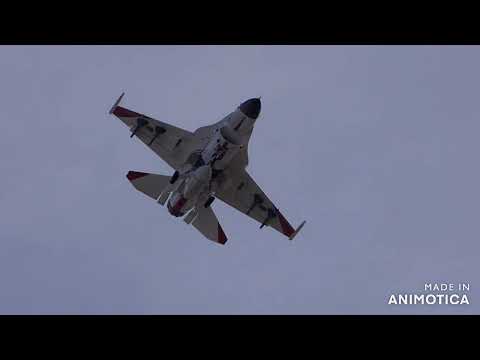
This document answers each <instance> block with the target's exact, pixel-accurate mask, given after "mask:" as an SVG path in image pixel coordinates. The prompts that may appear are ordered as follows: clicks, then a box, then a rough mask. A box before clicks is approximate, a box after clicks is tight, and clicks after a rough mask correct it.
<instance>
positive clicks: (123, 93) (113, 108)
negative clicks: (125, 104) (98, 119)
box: [108, 92, 125, 114]
mask: <svg viewBox="0 0 480 360" xmlns="http://www.w3.org/2000/svg"><path fill="white" fill-rule="evenodd" d="M123 95H125V92H122V95H120V97H119V98H118V99H117V101H115V104H113V106H112V108H111V109H110V111H109V112H108V113H109V114H113V112H114V111H115V109H116V107H117V106H118V104H120V101H122V98H123Z"/></svg>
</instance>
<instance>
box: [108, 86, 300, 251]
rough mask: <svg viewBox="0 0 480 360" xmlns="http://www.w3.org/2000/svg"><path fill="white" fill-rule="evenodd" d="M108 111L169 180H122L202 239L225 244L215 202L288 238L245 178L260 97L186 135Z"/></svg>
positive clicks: (281, 221) (290, 231)
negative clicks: (159, 164)
mask: <svg viewBox="0 0 480 360" xmlns="http://www.w3.org/2000/svg"><path fill="white" fill-rule="evenodd" d="M123 96H124V93H122V95H120V97H119V98H118V100H117V101H116V102H115V104H114V105H113V107H112V108H111V110H110V114H113V115H115V116H116V117H117V118H119V119H120V120H121V121H122V122H123V123H124V124H125V125H126V126H128V127H129V128H130V131H131V135H130V137H134V136H136V137H137V138H138V139H140V140H141V141H142V142H143V143H144V144H145V145H146V146H148V147H149V148H150V149H151V150H152V151H153V152H154V153H156V154H157V155H158V156H159V157H160V158H161V159H162V160H164V161H165V162H166V163H167V164H168V165H169V166H170V167H172V168H173V170H174V173H173V175H171V176H166V175H159V174H150V173H146V172H140V171H129V172H128V173H127V179H128V180H129V181H130V182H131V183H132V185H133V186H134V187H135V188H136V189H137V190H138V191H140V192H142V193H144V194H145V195H147V196H148V197H150V198H152V199H154V200H155V201H157V202H158V203H159V204H161V205H165V204H166V207H167V209H168V211H169V212H170V214H171V215H173V216H175V217H183V221H184V222H185V223H187V224H191V225H193V226H194V227H195V228H196V229H197V230H198V231H200V232H201V233H202V234H203V235H204V236H205V237H206V238H208V239H210V240H212V241H214V242H216V243H219V244H225V243H226V242H227V236H226V235H225V232H224V230H223V229H222V227H221V225H220V223H219V222H218V219H217V216H216V215H215V213H214V211H213V209H212V207H211V205H212V202H213V201H214V200H215V199H217V198H218V199H220V200H221V201H223V202H225V203H226V204H228V205H230V206H232V207H234V208H235V209H237V210H239V211H240V212H242V213H244V214H245V215H247V216H249V217H251V218H252V219H254V220H256V221H257V222H259V223H260V228H263V227H264V226H268V227H272V228H273V229H275V230H277V231H279V232H280V233H282V234H284V235H285V236H287V237H288V238H289V239H290V240H292V239H293V238H294V237H295V236H296V235H297V234H298V232H299V231H300V230H301V228H302V227H303V226H304V225H305V221H303V222H302V223H301V224H300V226H298V228H296V229H294V228H293V227H292V226H291V225H290V223H289V222H288V221H287V219H286V218H285V217H284V216H283V215H282V213H281V212H280V210H279V209H278V208H277V207H276V206H275V205H274V204H273V203H272V201H270V199H269V198H268V197H267V196H266V195H265V193H264V192H263V191H262V189H261V188H260V187H259V186H258V185H257V184H256V183H255V181H254V180H253V179H252V177H251V176H250V175H249V174H248V172H247V170H246V167H247V165H248V143H249V141H250V136H251V134H252V131H253V128H254V125H255V122H256V120H257V119H258V117H259V115H260V110H261V101H260V98H252V99H249V100H247V101H245V102H243V103H242V104H241V105H240V106H239V107H238V108H236V109H235V110H234V111H233V112H231V113H230V114H228V115H227V116H225V117H224V118H223V119H222V120H220V121H218V122H216V123H214V124H212V125H209V126H203V127H200V128H198V129H197V130H195V131H194V132H190V131H188V130H184V129H181V128H179V127H176V126H173V125H171V124H168V123H165V122H162V121H159V120H156V119H153V118H152V117H150V116H147V115H144V114H141V113H138V112H135V111H132V110H129V109H127V108H125V107H122V106H120V105H119V104H120V101H121V100H122V98H123Z"/></svg>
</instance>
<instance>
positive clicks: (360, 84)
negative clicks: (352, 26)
mask: <svg viewBox="0 0 480 360" xmlns="http://www.w3.org/2000/svg"><path fill="white" fill-rule="evenodd" d="M478 64H480V48H479V47H474V46H471V47H461V46H1V47H0V117H1V121H0V133H1V135H2V136H1V139H2V140H1V141H0V164H1V168H0V171H1V173H2V180H1V185H2V186H1V187H0V215H1V216H0V313H2V314H11V313H17V314H31V313H34V314H58V313H74V314H104V313H110V314H111V313H119V314H197V313H198V314H246V313H253V314H407V313H450V314H460V313H480V311H479V310H480V298H479V295H480V292H479V276H480V271H479V270H480V267H479V265H478V255H479V249H480V244H479V240H480V239H479V234H480V231H479V214H480V211H479V210H480V196H479V194H480V192H479V188H478V187H479V184H480V170H479V165H478V163H479V161H478V156H479V153H480V145H479V141H478V137H479V135H480V124H479V119H480V116H479V115H480V108H479V94H480V72H479V67H478ZM122 91H125V92H126V95H125V97H124V99H123V102H122V104H123V105H124V106H125V107H128V108H130V109H133V110H137V111H139V112H143V113H145V114H148V115H150V116H153V117H155V118H157V119H159V120H162V121H167V122H170V123H172V124H174V125H177V126H180V127H183V128H186V129H188V130H194V129H196V128H197V127H200V126H203V125H206V124H209V123H212V122H214V121H218V120H219V119H221V118H222V117H223V116H224V115H226V114H227V113H229V112H230V111H232V110H234V109H235V107H236V106H238V105H239V104H240V103H241V102H242V101H244V100H246V99H248V98H250V97H256V96H262V105H263V106H262V114H261V116H260V118H259V120H258V121H257V124H256V127H255V130H254V134H253V136H252V138H251V142H250V165H249V168H248V170H249V172H250V174H251V175H252V176H253V177H254V178H255V179H256V181H257V183H258V184H259V185H260V186H262V188H263V190H264V191H265V192H266V193H267V194H268V195H269V196H270V198H271V199H272V200H273V201H274V202H275V203H276V204H277V206H278V207H279V208H280V209H281V210H282V212H283V213H284V214H285V216H286V217H287V218H288V219H289V220H290V222H291V223H292V225H293V226H294V227H296V226H297V225H298V224H299V223H300V222H301V221H302V220H304V219H306V220H307V224H306V225H305V227H304V228H303V230H302V232H301V233H300V234H299V235H298V236H297V237H296V238H295V241H293V242H289V241H288V240H287V239H286V238H285V237H283V236H281V235H280V234H279V233H277V232H275V231H274V230H272V229H270V228H264V229H262V230H259V228H258V227H259V226H258V224H257V223H255V222H254V221H253V220H251V219H249V218H248V217H246V216H245V215H243V214H241V213H239V212H237V211H236V210H235V209H232V208H228V207H227V206H226V205H224V204H223V203H221V202H220V201H216V202H215V203H214V204H213V208H214V209H215V211H216V212H217V215H218V217H219V220H220V222H221V223H222V226H223V228H224V229H225V232H226V234H227V236H228V237H229V241H228V242H227V245H226V246H219V245H217V244H215V243H212V242H210V241H208V240H206V239H204V238H203V237H202V236H201V235H200V234H199V233H198V232H197V231H196V230H195V229H194V228H192V227H189V226H187V225H186V224H184V223H183V222H182V221H181V220H179V219H176V218H173V217H172V216H171V215H170V214H168V212H167V211H166V209H165V208H163V207H161V206H159V205H158V204H156V203H155V202H153V201H152V200H150V199H149V198H147V197H146V196H144V195H143V194H141V193H139V192H137V191H136V190H135V189H134V188H133V186H131V185H130V183H129V182H128V180H127V179H126V178H125V174H126V172H127V171H128V170H139V171H146V172H155V173H160V174H171V173H172V172H173V171H172V170H171V169H170V168H169V167H168V165H166V164H165V163H164V162H162V160H161V159H160V158H158V157H157V156H156V155H155V154H154V153H152V152H150V150H149V149H148V148H147V147H146V146H144V145H143V144H142V143H141V142H140V141H139V140H138V139H130V138H129V132H128V129H127V128H126V127H125V126H124V125H123V124H122V123H121V122H120V121H119V120H118V119H116V118H114V117H112V116H110V115H108V110H109V109H110V107H111V106H112V104H113V102H114V101H115V100H116V98H117V97H118V96H119V95H120V93H121V92H122ZM434 281H437V282H454V283H458V282H468V283H470V285H471V290H470V294H469V299H470V302H471V305H469V306H440V305H437V306H421V305H417V306H403V307H392V306H389V305H387V300H388V297H389V295H390V294H391V293H399V292H408V293H420V292H421V290H422V289H423V286H424V284H425V283H426V282H434Z"/></svg>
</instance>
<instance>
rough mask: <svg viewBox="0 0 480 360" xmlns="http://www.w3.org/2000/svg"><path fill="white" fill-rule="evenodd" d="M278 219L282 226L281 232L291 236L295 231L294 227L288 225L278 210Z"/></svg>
mask: <svg viewBox="0 0 480 360" xmlns="http://www.w3.org/2000/svg"><path fill="white" fill-rule="evenodd" d="M278 220H279V221H280V226H281V227H282V232H283V233H284V234H285V235H287V236H288V237H290V236H292V234H293V233H294V232H295V229H294V228H293V227H292V225H290V223H289V222H288V221H287V219H285V218H284V217H283V215H282V213H281V212H280V211H279V212H278Z"/></svg>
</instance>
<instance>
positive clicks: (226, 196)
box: [215, 168, 305, 240]
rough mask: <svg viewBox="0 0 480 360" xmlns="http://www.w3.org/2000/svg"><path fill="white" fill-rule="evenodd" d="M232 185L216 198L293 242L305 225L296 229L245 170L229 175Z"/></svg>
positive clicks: (231, 171) (237, 169) (218, 193)
mask: <svg viewBox="0 0 480 360" xmlns="http://www.w3.org/2000/svg"><path fill="white" fill-rule="evenodd" d="M227 176H229V177H230V179H231V183H230V186H228V187H227V188H223V189H219V190H218V191H217V192H216V194H215V196H216V197H218V198H219V199H220V200H222V201H223V202H225V203H227V204H228V205H230V206H232V207H234V208H235V209H237V210H238V211H240V212H242V213H244V214H245V215H248V216H249V217H251V218H252V219H254V220H256V221H258V222H259V223H260V224H262V225H261V226H260V228H262V227H263V226H270V227H272V228H274V229H275V230H277V231H279V232H280V233H282V234H284V235H286V236H287V237H288V238H289V239H290V240H292V239H293V238H294V237H295V236H296V235H297V233H298V232H299V231H300V229H301V228H302V227H303V225H304V224H305V221H304V222H303V223H302V224H301V225H300V226H299V227H298V228H297V229H294V228H293V227H292V226H291V225H290V223H289V222H288V220H287V219H285V217H284V216H283V215H282V213H281V212H280V211H279V210H278V209H277V207H276V206H275V205H274V204H273V203H272V201H271V200H270V199H269V198H268V196H267V195H265V193H264V192H263V191H262V189H261V188H260V187H259V186H258V185H257V184H256V183H255V181H254V180H253V179H252V177H251V176H250V175H249V174H248V172H247V171H246V170H245V169H240V168H234V169H231V170H230V172H229V173H228V174H227Z"/></svg>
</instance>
